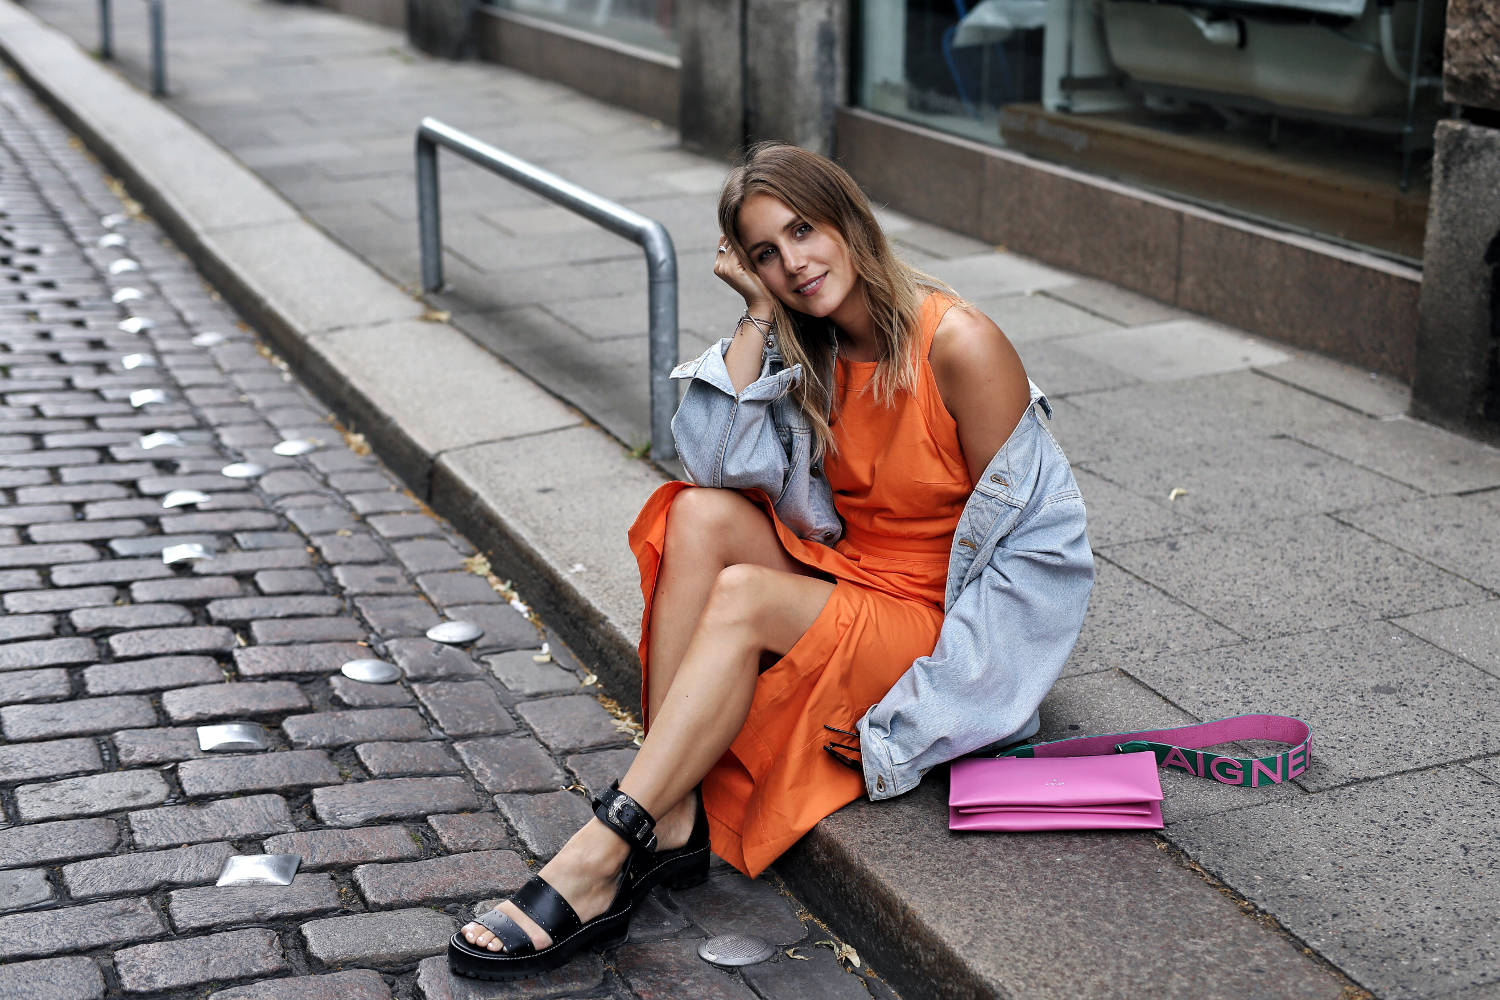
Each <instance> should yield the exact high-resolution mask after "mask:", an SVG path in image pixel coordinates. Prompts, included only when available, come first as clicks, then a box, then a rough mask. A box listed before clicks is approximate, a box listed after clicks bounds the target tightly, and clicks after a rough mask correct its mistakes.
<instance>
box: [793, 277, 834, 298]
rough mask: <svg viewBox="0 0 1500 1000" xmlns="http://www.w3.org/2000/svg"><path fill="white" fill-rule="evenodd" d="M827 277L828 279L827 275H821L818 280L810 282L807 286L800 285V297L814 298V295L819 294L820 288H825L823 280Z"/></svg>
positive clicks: (798, 291)
mask: <svg viewBox="0 0 1500 1000" xmlns="http://www.w3.org/2000/svg"><path fill="white" fill-rule="evenodd" d="M826 277H828V276H827V275H826V274H820V275H818V276H817V277H816V278H814V279H813V280H811V281H809V282H808V283H807V284H805V285H798V286H797V294H798V295H808V296H812V295H816V294H818V289H820V288H822V287H823V279H824V278H826Z"/></svg>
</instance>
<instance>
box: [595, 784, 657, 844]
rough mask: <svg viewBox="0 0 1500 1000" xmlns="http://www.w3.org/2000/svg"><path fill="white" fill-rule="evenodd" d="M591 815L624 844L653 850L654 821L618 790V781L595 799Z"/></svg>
mask: <svg viewBox="0 0 1500 1000" xmlns="http://www.w3.org/2000/svg"><path fill="white" fill-rule="evenodd" d="M594 815H595V816H596V817H598V819H599V821H600V822H601V823H603V824H604V825H605V826H607V827H609V828H610V829H611V830H613V831H615V833H617V834H619V835H620V838H621V839H622V840H624V841H625V842H626V843H627V844H629V845H631V846H632V847H634V848H636V849H637V850H640V851H644V852H648V853H649V852H651V851H654V850H655V849H656V820H655V819H654V818H652V816H651V814H650V813H648V812H647V811H646V810H645V808H644V807H643V806H642V805H641V804H640V803H639V802H637V801H636V800H635V799H633V798H631V797H630V796H629V795H626V794H625V793H624V792H622V791H620V783H619V782H618V781H613V782H610V786H609V787H608V788H607V789H605V790H604V791H603V792H601V793H600V794H599V797H598V798H596V799H594Z"/></svg>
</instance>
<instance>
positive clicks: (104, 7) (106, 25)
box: [99, 0, 115, 59]
mask: <svg viewBox="0 0 1500 1000" xmlns="http://www.w3.org/2000/svg"><path fill="white" fill-rule="evenodd" d="M111 21H112V18H111V17H110V15H109V0H99V58H100V59H113V58H114V57H115V40H114V37H113V35H114V31H113V25H112V24H111Z"/></svg>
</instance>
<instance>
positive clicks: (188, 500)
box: [161, 490, 213, 510]
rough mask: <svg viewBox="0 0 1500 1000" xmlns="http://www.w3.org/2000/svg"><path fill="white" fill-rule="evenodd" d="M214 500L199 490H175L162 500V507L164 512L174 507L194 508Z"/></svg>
mask: <svg viewBox="0 0 1500 1000" xmlns="http://www.w3.org/2000/svg"><path fill="white" fill-rule="evenodd" d="M212 499H213V497H211V496H209V495H208V494H207V493H203V492H201V491H199V490H173V491H171V492H170V493H168V494H167V495H166V496H164V497H162V498H161V505H162V509H163V510H171V509H172V508H173V507H194V506H197V505H198V504H200V503H207V502H208V501H210V500H212Z"/></svg>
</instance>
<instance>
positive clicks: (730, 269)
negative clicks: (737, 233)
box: [714, 236, 771, 318]
mask: <svg viewBox="0 0 1500 1000" xmlns="http://www.w3.org/2000/svg"><path fill="white" fill-rule="evenodd" d="M714 274H716V275H718V277H719V280H720V281H722V282H724V283H725V284H726V285H728V286H729V287H730V288H733V289H734V290H735V291H736V292H739V294H740V298H742V299H744V300H745V308H746V309H748V310H749V311H750V314H751V315H753V316H756V317H762V318H763V317H765V316H766V315H767V314H768V313H769V312H770V310H771V293H770V292H769V291H768V290H767V289H766V286H765V283H764V282H762V281H761V280H760V277H759V276H758V275H756V274H755V273H754V272H753V271H749V270H746V268H745V265H744V264H742V263H741V262H740V255H739V254H737V253H735V252H734V248H733V247H731V246H730V245H729V240H728V238H727V237H724V236H720V237H719V250H718V252H717V253H715V254H714Z"/></svg>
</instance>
